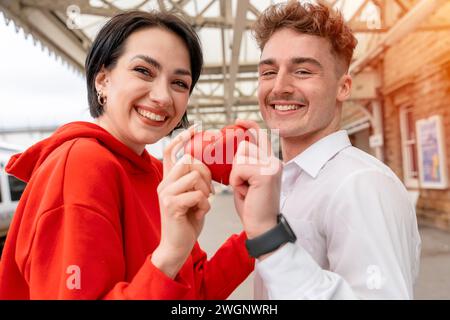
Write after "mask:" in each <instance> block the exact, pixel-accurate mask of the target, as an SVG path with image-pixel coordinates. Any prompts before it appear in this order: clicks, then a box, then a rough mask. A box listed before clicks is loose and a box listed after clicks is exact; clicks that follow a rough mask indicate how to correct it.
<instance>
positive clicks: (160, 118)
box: [137, 108, 166, 121]
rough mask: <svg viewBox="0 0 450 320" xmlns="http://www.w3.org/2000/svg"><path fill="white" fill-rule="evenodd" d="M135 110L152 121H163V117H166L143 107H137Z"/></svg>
mask: <svg viewBox="0 0 450 320" xmlns="http://www.w3.org/2000/svg"><path fill="white" fill-rule="evenodd" d="M137 112H138V113H139V114H140V115H141V116H143V117H146V118H147V119H150V120H153V121H164V119H165V118H166V117H164V116H160V115H159V114H156V113H153V112H150V111H147V110H143V109H139V108H138V109H137Z"/></svg>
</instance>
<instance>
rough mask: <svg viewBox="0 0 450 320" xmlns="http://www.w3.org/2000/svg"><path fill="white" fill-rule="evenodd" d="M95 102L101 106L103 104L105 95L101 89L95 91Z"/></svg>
mask: <svg viewBox="0 0 450 320" xmlns="http://www.w3.org/2000/svg"><path fill="white" fill-rule="evenodd" d="M97 102H98V104H99V105H101V106H102V107H103V106H104V105H105V103H106V97H104V96H103V94H102V91H101V90H99V91H97Z"/></svg>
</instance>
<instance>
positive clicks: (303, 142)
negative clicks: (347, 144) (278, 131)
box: [281, 128, 339, 162]
mask: <svg viewBox="0 0 450 320" xmlns="http://www.w3.org/2000/svg"><path fill="white" fill-rule="evenodd" d="M338 130H339V129H338V128H334V129H333V130H327V131H322V132H316V133H310V134H306V135H302V136H296V137H287V138H281V152H282V155H283V162H288V161H290V160H292V159H294V158H295V157H296V156H298V155H299V154H301V153H302V152H303V151H305V150H306V149H308V148H309V147H310V146H312V145H313V144H314V143H316V142H317V141H319V140H320V139H322V138H325V137H326V136H328V135H330V134H332V133H335V132H336V131H338Z"/></svg>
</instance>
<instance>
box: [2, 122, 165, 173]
mask: <svg viewBox="0 0 450 320" xmlns="http://www.w3.org/2000/svg"><path fill="white" fill-rule="evenodd" d="M78 138H94V139H96V140H98V141H99V143H100V144H102V145H104V146H105V147H106V148H107V149H109V150H110V151H111V152H113V153H114V154H115V155H117V156H119V157H121V158H125V159H126V160H127V161H128V162H129V163H130V164H131V165H132V167H133V168H135V169H137V170H139V171H144V172H150V171H151V168H152V157H151V156H150V155H149V154H148V152H147V150H144V152H143V153H142V155H140V156H139V155H137V154H136V153H135V152H134V151H133V150H131V149H130V148H129V147H127V146H126V145H125V144H123V143H122V142H120V141H119V140H117V139H116V138H115V137H113V136H112V135H111V134H110V133H109V132H108V131H106V130H105V129H103V128H102V127H100V126H98V125H96V124H94V123H90V122H82V121H78V122H71V123H68V124H66V125H64V126H62V127H60V128H58V129H57V130H56V131H55V132H54V133H53V134H52V135H51V136H50V137H48V138H47V139H44V140H42V141H40V142H38V143H36V144H34V145H33V146H31V147H30V148H29V149H27V150H26V151H25V152H23V153H18V154H15V155H13V156H12V157H11V159H10V160H9V162H8V165H7V166H6V168H5V170H6V172H7V173H9V174H11V175H14V176H15V177H17V178H18V179H20V180H23V181H25V182H28V181H29V180H30V178H31V176H32V175H33V173H34V172H35V171H36V170H37V169H38V168H39V167H40V166H41V164H42V163H43V162H44V161H45V160H46V159H47V157H48V156H49V155H50V154H51V153H52V152H53V151H54V150H55V149H57V148H58V147H59V146H61V145H62V144H63V143H65V142H67V141H70V140H73V139H78ZM154 161H156V159H154Z"/></svg>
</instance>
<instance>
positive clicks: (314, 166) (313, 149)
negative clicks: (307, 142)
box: [286, 130, 351, 178]
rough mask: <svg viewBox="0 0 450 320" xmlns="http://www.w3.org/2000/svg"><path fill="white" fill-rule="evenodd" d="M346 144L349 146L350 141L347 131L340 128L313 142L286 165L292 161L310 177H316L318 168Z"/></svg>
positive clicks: (345, 146)
mask: <svg viewBox="0 0 450 320" xmlns="http://www.w3.org/2000/svg"><path fill="white" fill-rule="evenodd" d="M348 146H351V143H350V139H349V138H348V135H347V131H345V130H340V131H337V132H334V133H332V134H330V135H328V136H326V137H324V138H322V139H320V140H319V141H317V142H315V143H314V144H312V145H311V146H309V147H308V148H307V149H306V150H305V151H303V152H302V153H300V154H299V155H297V156H296V157H295V158H294V159H292V160H290V161H289V162H288V163H286V165H289V164H290V163H292V162H294V163H296V164H297V165H298V166H299V167H300V169H301V170H303V171H305V172H306V173H307V174H308V175H310V176H311V177H312V178H316V177H317V175H318V174H319V171H320V169H322V167H323V166H324V165H325V164H326V163H327V162H328V161H329V160H330V159H331V158H333V157H334V156H335V155H336V154H337V153H338V152H339V151H341V150H343V149H345V148H347V147H348Z"/></svg>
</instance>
